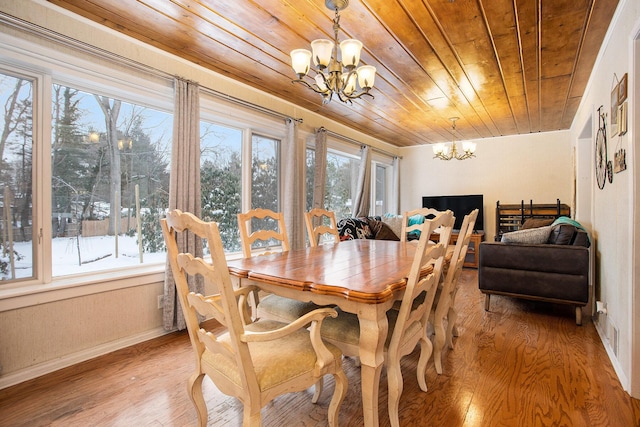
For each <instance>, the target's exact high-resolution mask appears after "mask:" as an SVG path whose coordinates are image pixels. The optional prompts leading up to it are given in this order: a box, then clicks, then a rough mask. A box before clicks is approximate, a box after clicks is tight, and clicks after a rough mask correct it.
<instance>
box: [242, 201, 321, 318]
mask: <svg viewBox="0 0 640 427" xmlns="http://www.w3.org/2000/svg"><path fill="white" fill-rule="evenodd" d="M256 225H262V226H264V225H268V226H270V228H269V229H260V228H257V227H255V226H256ZM238 226H239V228H240V241H241V243H242V254H243V255H244V257H245V258H250V257H252V256H253V255H254V254H255V255H257V256H261V255H269V254H272V253H275V252H287V251H289V238H288V236H287V231H286V227H285V223H284V215H283V214H282V212H274V211H272V210H270V209H253V210H250V211H248V212H246V213H239V214H238ZM260 241H262V243H259V245H262V247H265V248H266V249H265V250H264V251H262V252H253V251H252V246H253V245H254V244H255V243H256V242H260ZM264 242H267V243H264ZM276 247H277V248H278V249H279V250H277V251H276V250H274V248H276ZM254 305H255V307H256V315H257V317H259V318H268V319H271V320H277V321H279V322H293V321H294V320H296V319H297V318H299V317H301V316H303V315H305V314H307V313H309V312H310V311H313V310H316V309H318V308H320V306H318V305H316V304H314V303H311V302H303V301H296V300H294V299H291V298H286V297H281V296H279V295H274V294H269V295H266V296H264V297H262V298H259V297H258V295H257V294H254Z"/></svg>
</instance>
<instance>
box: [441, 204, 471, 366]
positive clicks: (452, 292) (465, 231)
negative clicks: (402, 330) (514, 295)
mask: <svg viewBox="0 0 640 427" xmlns="http://www.w3.org/2000/svg"><path fill="white" fill-rule="evenodd" d="M477 217H478V209H474V210H473V211H471V213H469V214H468V215H465V217H464V220H463V221H462V226H461V227H460V231H459V234H458V239H457V241H456V244H455V247H454V249H453V254H452V256H451V259H450V261H449V262H448V263H447V264H446V267H445V268H444V269H443V272H442V279H441V286H439V288H438V294H437V295H436V303H435V304H434V305H433V308H432V311H433V316H432V322H433V329H434V350H433V359H434V363H435V367H436V372H437V373H438V374H442V350H443V348H444V345H445V343H446V344H447V345H448V346H449V348H453V336H454V335H455V336H458V331H457V328H456V327H455V323H456V319H457V317H458V314H457V311H456V309H455V304H454V302H455V297H456V293H457V291H458V279H459V278H460V273H461V272H462V266H463V265H464V261H465V258H466V255H467V249H468V248H469V241H470V240H471V234H472V233H473V226H474V225H475V223H476V218H477ZM445 319H446V320H447V330H446V332H445V329H444V321H445Z"/></svg>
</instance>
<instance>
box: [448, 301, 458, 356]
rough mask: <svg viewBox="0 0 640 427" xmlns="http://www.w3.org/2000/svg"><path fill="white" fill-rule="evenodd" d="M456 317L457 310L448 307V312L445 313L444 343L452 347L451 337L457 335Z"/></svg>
mask: <svg viewBox="0 0 640 427" xmlns="http://www.w3.org/2000/svg"><path fill="white" fill-rule="evenodd" d="M457 319H458V312H457V311H456V309H455V308H453V307H450V308H449V313H447V341H446V343H445V345H447V346H448V347H449V348H451V349H453V337H457V336H458V327H457V326H456V320H457Z"/></svg>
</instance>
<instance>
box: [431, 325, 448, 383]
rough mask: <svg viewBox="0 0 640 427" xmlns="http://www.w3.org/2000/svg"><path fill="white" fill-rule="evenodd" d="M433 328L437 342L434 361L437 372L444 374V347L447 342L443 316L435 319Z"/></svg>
mask: <svg viewBox="0 0 640 427" xmlns="http://www.w3.org/2000/svg"><path fill="white" fill-rule="evenodd" d="M434 323H435V324H434V325H433V329H434V331H435V338H434V341H435V344H434V349H433V361H434V362H435V365H436V372H437V373H438V375H441V374H442V349H443V348H444V343H445V339H446V336H445V330H444V325H443V323H442V319H441V318H437V319H434Z"/></svg>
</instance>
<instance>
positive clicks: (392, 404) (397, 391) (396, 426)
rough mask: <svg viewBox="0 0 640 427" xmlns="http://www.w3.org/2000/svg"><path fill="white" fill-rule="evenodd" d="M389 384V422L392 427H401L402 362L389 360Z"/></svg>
mask: <svg viewBox="0 0 640 427" xmlns="http://www.w3.org/2000/svg"><path fill="white" fill-rule="evenodd" d="M387 382H388V390H389V391H388V392H389V420H390V421H391V426H392V427H400V415H399V406H400V396H401V395H402V386H403V384H402V370H401V369H400V360H399V359H395V360H389V363H388V364H387Z"/></svg>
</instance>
